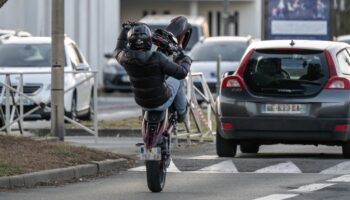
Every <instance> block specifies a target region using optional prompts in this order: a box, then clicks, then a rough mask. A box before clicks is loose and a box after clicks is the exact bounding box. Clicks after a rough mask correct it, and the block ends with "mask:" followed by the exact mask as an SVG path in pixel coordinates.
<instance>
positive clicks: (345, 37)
mask: <svg viewBox="0 0 350 200" xmlns="http://www.w3.org/2000/svg"><path fill="white" fill-rule="evenodd" d="M337 41H338V42H346V43H348V44H350V35H341V36H338V37H337Z"/></svg>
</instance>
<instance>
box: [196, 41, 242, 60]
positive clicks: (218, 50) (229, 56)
mask: <svg viewBox="0 0 350 200" xmlns="http://www.w3.org/2000/svg"><path fill="white" fill-rule="evenodd" d="M246 48H247V43H246V42H242V41H220V42H200V43H198V44H197V45H195V46H194V47H193V49H192V51H191V53H190V54H191V58H192V59H193V60H194V61H216V60H217V59H218V55H221V60H222V61H236V62H239V61H240V60H241V57H242V56H243V53H244V51H245V50H246Z"/></svg>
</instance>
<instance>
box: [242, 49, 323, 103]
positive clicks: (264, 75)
mask: <svg viewBox="0 0 350 200" xmlns="http://www.w3.org/2000/svg"><path fill="white" fill-rule="evenodd" d="M327 77H328V67H327V63H326V59H325V56H324V52H323V51H314V50H292V51H289V50H286V51H281V50H279V51H278V50H261V51H255V52H254V53H253V54H252V56H251V57H250V59H249V62H248V65H247V68H246V71H245V74H244V79H245V80H246V82H247V85H248V87H249V89H250V90H251V91H253V92H256V93H259V94H264V95H287V96H288V95H290V96H300V95H314V94H316V93H318V92H319V91H320V90H321V89H322V86H323V85H324V84H325V83H326V81H327Z"/></svg>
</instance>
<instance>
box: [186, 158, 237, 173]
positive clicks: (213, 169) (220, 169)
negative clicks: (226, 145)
mask: <svg viewBox="0 0 350 200" xmlns="http://www.w3.org/2000/svg"><path fill="white" fill-rule="evenodd" d="M191 173H238V170H237V168H236V166H235V165H234V164H233V162H232V160H226V161H223V162H220V163H218V164H215V165H211V166H208V167H204V168H202V169H200V170H198V171H194V172H191Z"/></svg>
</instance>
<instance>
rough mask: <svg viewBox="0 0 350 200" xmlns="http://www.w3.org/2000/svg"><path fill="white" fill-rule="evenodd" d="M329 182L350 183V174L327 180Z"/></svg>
mask: <svg viewBox="0 0 350 200" xmlns="http://www.w3.org/2000/svg"><path fill="white" fill-rule="evenodd" d="M327 181H328V182H345V183H350V174H347V175H344V176H340V177H337V178H333V179H330V180H327Z"/></svg>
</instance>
